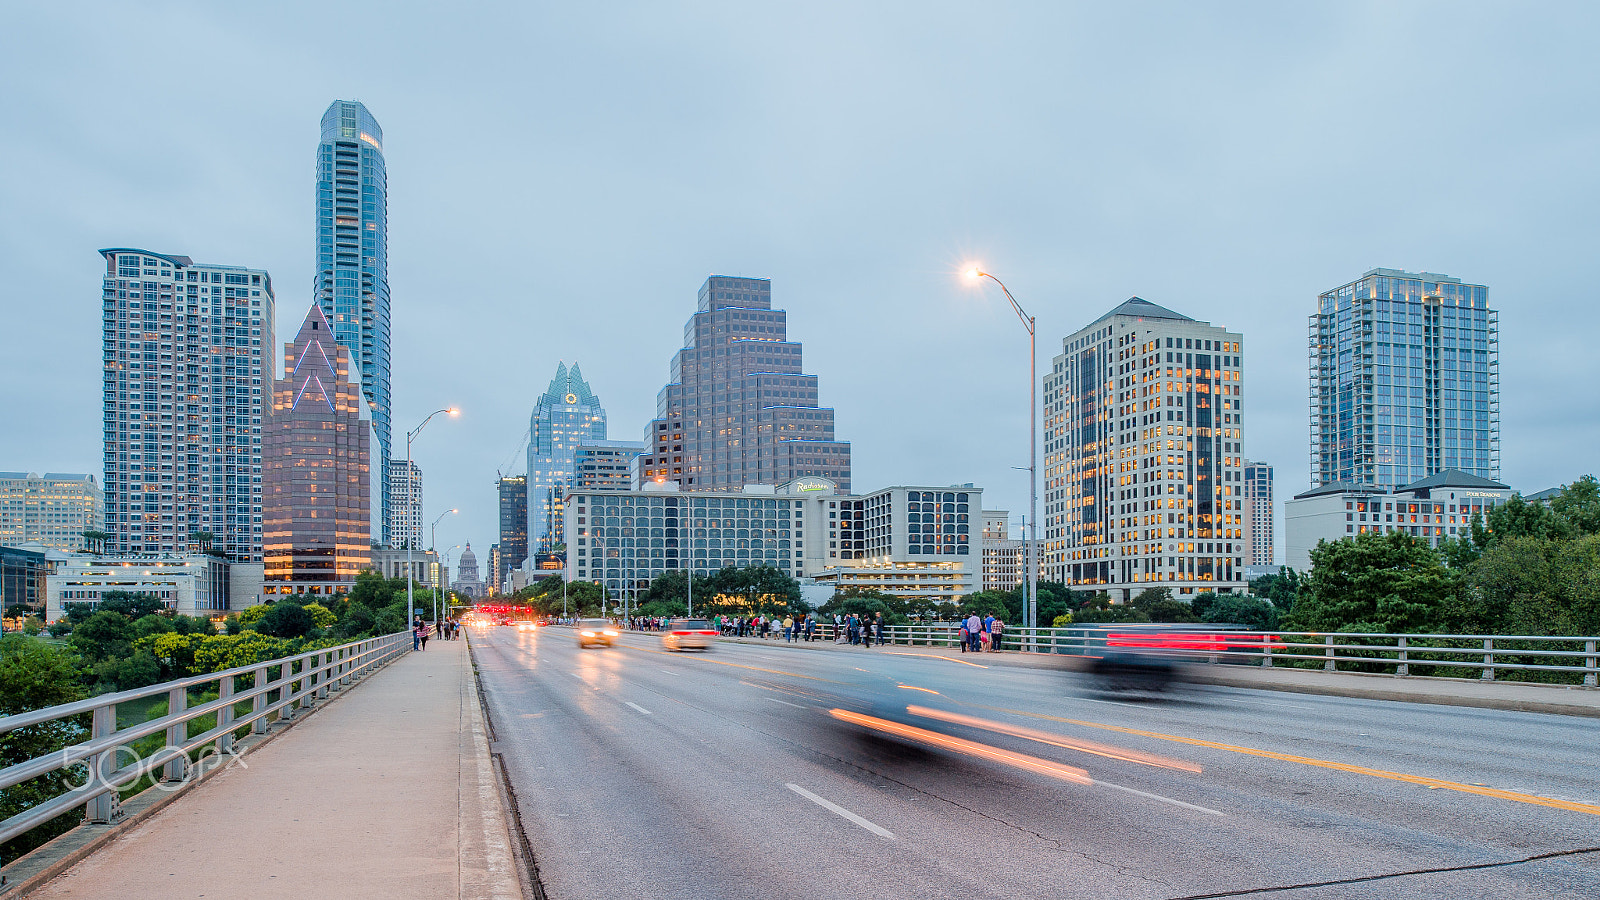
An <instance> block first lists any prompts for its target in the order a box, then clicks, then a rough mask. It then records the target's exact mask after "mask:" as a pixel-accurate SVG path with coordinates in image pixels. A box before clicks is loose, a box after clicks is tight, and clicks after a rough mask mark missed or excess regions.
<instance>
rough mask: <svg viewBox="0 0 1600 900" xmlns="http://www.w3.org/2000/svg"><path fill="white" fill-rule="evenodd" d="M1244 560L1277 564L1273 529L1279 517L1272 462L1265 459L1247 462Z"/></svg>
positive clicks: (1246, 561)
mask: <svg viewBox="0 0 1600 900" xmlns="http://www.w3.org/2000/svg"><path fill="white" fill-rule="evenodd" d="M1244 510H1245V512H1244V542H1245V557H1244V564H1245V565H1247V566H1270V565H1272V564H1273V557H1274V555H1275V554H1274V552H1273V543H1272V532H1273V527H1274V525H1275V523H1276V519H1277V517H1276V516H1275V515H1274V514H1273V508H1272V466H1271V465H1270V464H1268V463H1264V462H1250V461H1248V460H1246V461H1245V464H1244Z"/></svg>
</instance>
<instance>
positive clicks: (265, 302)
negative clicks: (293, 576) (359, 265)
mask: <svg viewBox="0 0 1600 900" xmlns="http://www.w3.org/2000/svg"><path fill="white" fill-rule="evenodd" d="M100 254H101V256H103V257H104V258H105V263H106V271H105V278H104V280H103V282H102V284H101V315H102V319H101V326H102V332H101V334H102V336H103V351H102V354H101V355H102V366H103V372H102V376H103V379H104V383H103V385H102V387H103V388H104V391H105V394H104V398H105V399H104V403H105V407H104V409H105V423H104V424H105V434H104V439H105V444H104V448H105V450H104V453H105V473H104V475H105V478H104V488H103V489H104V491H105V522H106V527H105V531H106V532H107V533H108V534H109V535H111V537H110V539H109V540H107V542H106V548H105V550H106V552H107V553H116V554H122V555H130V554H132V555H138V554H152V555H153V554H180V553H185V552H187V551H188V549H189V547H190V544H191V543H193V542H192V541H191V539H190V535H194V534H198V533H206V534H209V535H210V536H211V537H210V538H209V539H208V541H207V542H208V544H209V546H210V547H211V548H212V549H213V550H216V551H220V552H222V553H224V554H226V555H227V556H228V558H229V559H232V560H234V561H236V562H260V561H261V417H262V412H263V409H264V398H265V396H266V395H267V394H270V392H271V389H272V387H271V383H272V377H273V374H274V371H275V369H276V367H275V365H274V364H273V353H272V347H273V333H272V329H273V316H274V315H275V313H276V309H275V307H274V299H273V293H272V276H271V275H268V274H267V273H266V272H265V271H262V270H261V269H246V268H241V267H238V266H218V265H208V264H204V263H196V262H194V261H193V260H192V259H190V258H189V257H187V256H177V255H173V254H168V253H153V252H151V251H149V250H138V249H130V248H113V249H108V250H101V251H100ZM263 347H265V348H266V355H265V356H263V355H262V348H263ZM264 392H265V393H264Z"/></svg>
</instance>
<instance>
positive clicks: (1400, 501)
mask: <svg viewBox="0 0 1600 900" xmlns="http://www.w3.org/2000/svg"><path fill="white" fill-rule="evenodd" d="M1512 493H1513V492H1512V490H1511V488H1509V487H1507V486H1506V485H1504V484H1501V483H1500V482H1498V481H1491V480H1489V479H1487V478H1479V477H1478V476H1476V475H1472V474H1469V473H1467V472H1460V471H1456V470H1454V469H1447V470H1445V471H1443V472H1437V473H1435V474H1433V475H1429V476H1428V477H1427V478H1421V479H1418V480H1417V481H1414V482H1412V483H1410V484H1408V485H1406V486H1404V487H1402V488H1399V489H1397V490H1394V491H1383V490H1379V489H1377V488H1374V487H1371V486H1369V485H1360V484H1356V483H1355V482H1352V481H1337V482H1334V483H1333V484H1325V485H1322V486H1321V487H1315V488H1312V489H1311V490H1309V491H1306V492H1305V493H1303V494H1296V495H1295V497H1294V499H1293V500H1290V501H1288V502H1287V503H1285V504H1284V505H1283V519H1284V544H1285V550H1286V554H1285V559H1284V563H1285V564H1286V565H1287V566H1289V568H1291V569H1295V570H1296V571H1300V572H1305V571H1308V570H1310V568H1311V551H1312V550H1314V549H1316V546H1317V544H1318V543H1319V542H1321V541H1339V540H1343V539H1345V538H1353V537H1356V536H1357V535H1361V534H1366V533H1367V532H1369V531H1376V532H1381V533H1384V534H1388V533H1391V532H1396V531H1398V532H1400V533H1402V534H1409V535H1411V536H1412V537H1416V538H1421V539H1422V540H1424V541H1427V543H1428V545H1429V546H1431V547H1438V546H1439V545H1440V544H1442V543H1444V542H1445V541H1447V540H1450V539H1451V538H1454V537H1460V536H1462V535H1467V534H1471V533H1472V520H1473V518H1474V517H1475V516H1487V515H1488V512H1489V510H1491V509H1493V508H1494V507H1496V506H1499V505H1501V504H1503V503H1505V502H1506V501H1508V500H1510V499H1511V495H1512Z"/></svg>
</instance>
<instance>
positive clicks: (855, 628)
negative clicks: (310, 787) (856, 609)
mask: <svg viewBox="0 0 1600 900" xmlns="http://www.w3.org/2000/svg"><path fill="white" fill-rule="evenodd" d="M845 632H846V634H847V635H848V636H849V638H850V645H851V646H855V645H856V644H857V643H858V642H859V641H860V640H861V623H860V622H858V621H857V620H856V617H855V614H854V613H852V614H851V615H850V618H849V620H848V621H847V622H846V623H845Z"/></svg>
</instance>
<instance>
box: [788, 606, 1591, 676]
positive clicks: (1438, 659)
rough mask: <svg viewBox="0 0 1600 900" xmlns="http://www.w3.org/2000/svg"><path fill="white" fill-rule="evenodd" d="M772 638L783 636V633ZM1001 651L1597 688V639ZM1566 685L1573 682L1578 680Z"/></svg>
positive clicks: (1387, 638) (910, 638) (1205, 634)
mask: <svg viewBox="0 0 1600 900" xmlns="http://www.w3.org/2000/svg"><path fill="white" fill-rule="evenodd" d="M1142 631H1148V632H1149V633H1150V634H1157V633H1160V634H1165V635H1166V636H1167V637H1166V638H1165V639H1164V640H1163V641H1161V642H1159V643H1157V644H1155V645H1151V644H1150V643H1149V641H1148V640H1146V641H1145V642H1144V643H1142V644H1141V643H1140V642H1139V641H1140V639H1139V638H1137V635H1139V634H1140V633H1141V632H1142ZM817 636H818V638H819V639H822V640H829V641H832V640H835V639H836V635H835V629H834V625H833V623H832V622H825V623H819V624H818V628H817ZM778 637H779V639H781V638H782V633H781V631H780V632H779V633H778ZM884 640H885V642H886V643H889V644H898V645H906V646H920V647H946V648H953V647H959V646H960V645H961V637H960V625H959V624H958V623H954V622H941V623H933V624H926V625H892V626H888V627H886V628H885V629H884ZM1130 641H1131V642H1132V643H1130ZM1000 646H1001V649H1003V650H1021V651H1025V652H1033V653H1049V654H1061V655H1068V656H1085V657H1095V656H1102V655H1104V654H1105V653H1106V652H1107V650H1108V649H1127V648H1132V649H1140V650H1149V651H1155V652H1161V653H1163V654H1164V655H1170V656H1173V657H1176V658H1182V659H1188V660H1191V661H1194V662H1202V663H1219V664H1221V663H1232V664H1244V665H1255V666H1261V667H1264V668H1271V667H1273V666H1291V667H1294V668H1314V669H1318V670H1321V671H1327V672H1337V671H1346V672H1356V671H1365V672H1381V673H1385V674H1391V675H1401V676H1404V675H1444V676H1455V677H1462V676H1463V675H1465V676H1467V677H1477V678H1479V679H1481V680H1484V681H1494V680H1496V679H1497V677H1498V673H1506V672H1520V673H1549V674H1551V675H1556V674H1559V675H1564V676H1581V681H1582V683H1583V684H1584V685H1587V686H1590V687H1594V686H1596V683H1597V676H1600V651H1597V647H1600V637H1563V636H1551V635H1486V634H1374V633H1360V634H1352V633H1344V632H1340V633H1333V634H1330V633H1327V632H1312V631H1272V632H1260V631H1241V630H1236V629H1233V628H1229V627H1227V626H1222V625H1208V624H1198V623H1197V624H1182V625H1168V626H1162V627H1161V629H1160V631H1157V630H1155V629H1149V628H1148V627H1146V628H1141V626H1139V625H1117V624H1100V623H1097V624H1093V625H1089V624H1084V625H1076V626H1067V627H1065V628H1006V629H1005V630H1004V631H1003V633H1002V636H1001V644H1000ZM1341 667H1342V668H1341ZM1564 680H1568V681H1572V682H1577V681H1579V678H1578V677H1568V678H1566V679H1564Z"/></svg>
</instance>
